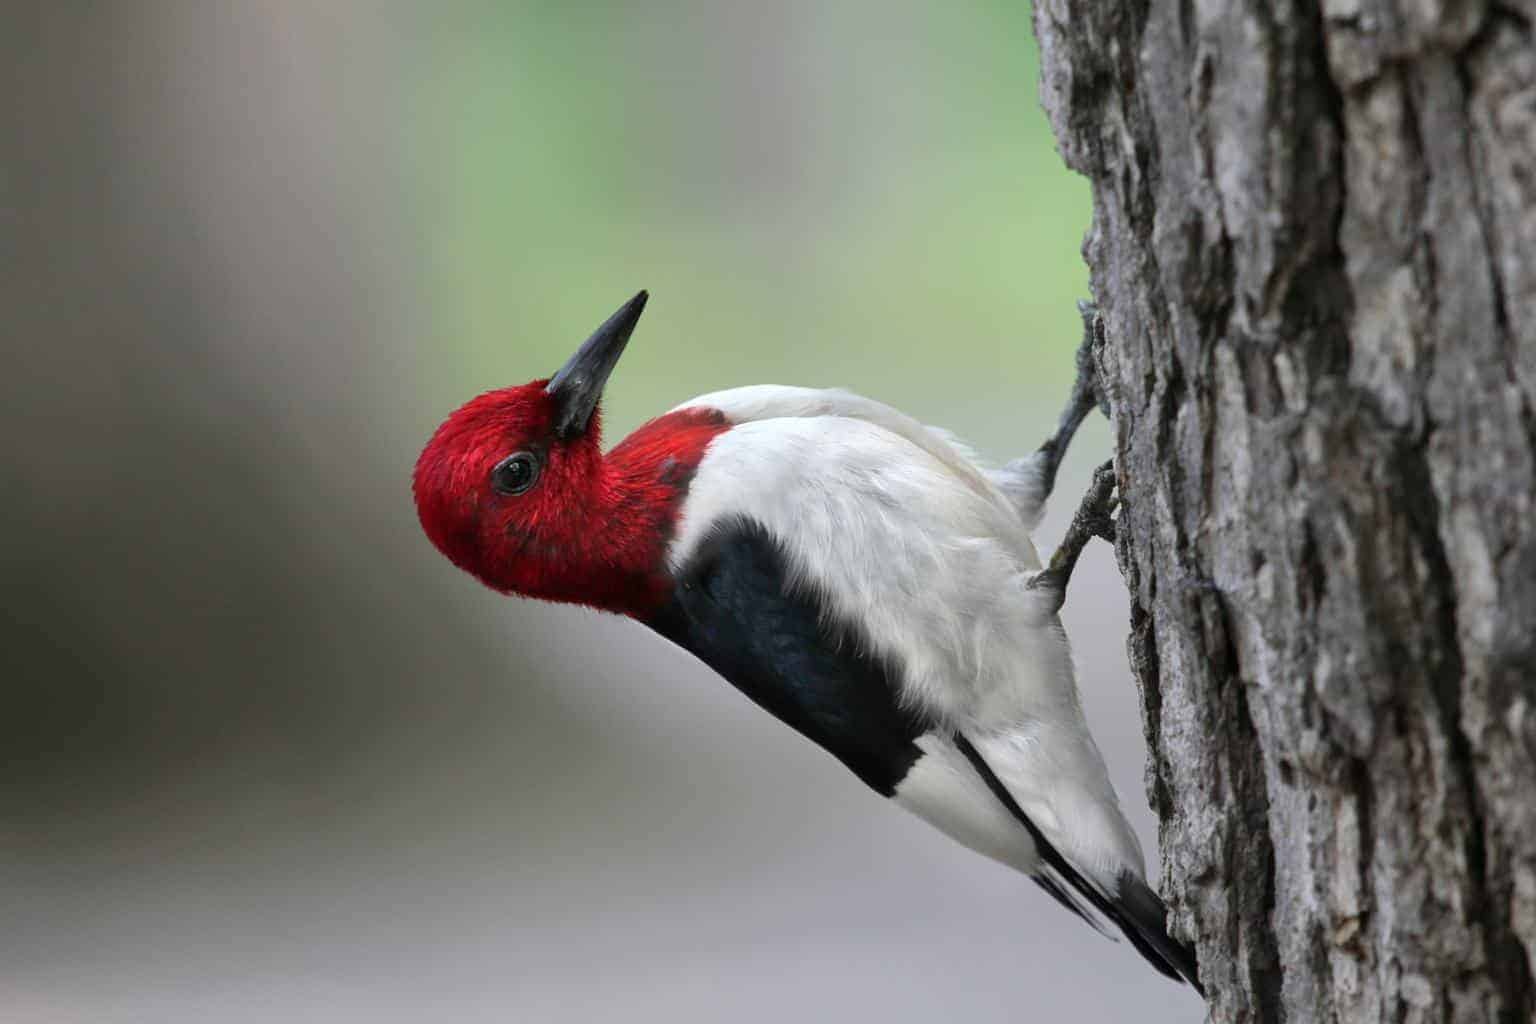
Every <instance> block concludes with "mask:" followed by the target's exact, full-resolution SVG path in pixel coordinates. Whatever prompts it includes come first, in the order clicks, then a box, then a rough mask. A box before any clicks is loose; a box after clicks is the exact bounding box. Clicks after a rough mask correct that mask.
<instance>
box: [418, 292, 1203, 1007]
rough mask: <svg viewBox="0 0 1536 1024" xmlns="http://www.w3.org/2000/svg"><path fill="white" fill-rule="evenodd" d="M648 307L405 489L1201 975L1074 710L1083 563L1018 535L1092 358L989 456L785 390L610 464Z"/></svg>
mask: <svg viewBox="0 0 1536 1024" xmlns="http://www.w3.org/2000/svg"><path fill="white" fill-rule="evenodd" d="M645 303H646V293H645V292H643V291H642V292H640V293H639V294H637V295H636V296H635V297H634V298H633V299H631V300H630V301H629V302H627V303H625V304H624V305H623V306H622V307H621V308H620V309H619V310H618V311H617V312H616V313H614V314H613V316H611V317H610V318H609V319H608V320H607V321H606V322H604V323H603V324H602V325H601V326H600V327H598V329H597V330H596V332H594V333H593V334H592V335H591V337H589V338H588V339H587V340H586V341H585V342H584V343H583V344H582V345H581V346H580V348H579V349H578V350H577V351H576V353H575V354H574V355H573V356H571V358H570V359H569V360H568V361H567V362H566V364H565V365H564V366H563V367H562V368H561V369H560V370H559V371H558V372H557V373H556V374H555V375H554V376H553V377H551V378H548V379H540V380H535V381H532V382H531V383H528V384H524V385H522V386H520V387H510V388H503V389H501V390H496V391H490V392H487V393H485V394H482V395H480V396H479V397H477V398H474V399H472V400H471V401H469V402H468V403H467V404H465V405H464V406H463V407H461V408H460V409H458V410H457V411H456V412H454V413H453V414H452V415H451V416H449V418H448V419H447V421H446V422H444V423H443V424H442V426H441V427H439V428H438V429H437V431H436V433H435V434H434V435H433V436H432V439H431V440H430V441H429V442H428V444H427V446H426V448H425V449H424V450H423V451H422V453H421V456H420V458H419V460H418V461H417V464H416V469H415V474H414V478H413V485H414V486H413V489H414V494H415V500H416V508H417V514H418V516H419V518H420V520H421V525H422V528H423V530H424V531H425V532H426V534H427V536H428V537H429V538H430V539H431V541H432V543H433V544H434V545H435V546H436V547H437V548H438V550H440V551H441V552H442V553H443V554H444V555H445V556H447V558H448V559H449V560H450V561H451V562H453V564H454V565H456V566H458V567H459V568H460V569H463V570H464V571H466V572H468V573H470V574H471V575H473V576H475V577H476V578H477V579H479V580H480V581H481V582H483V583H485V584H486V585H487V586H489V587H491V588H493V589H495V590H497V591H500V592H502V593H504V594H512V595H519V596H523V597H529V598H537V599H541V600H545V601H558V602H569V603H574V604H581V605H587V606H590V607H593V608H597V609H600V610H603V611H607V612H614V613H617V614H620V615H625V616H628V617H629V618H632V619H634V620H636V621H637V622H640V623H642V624H644V625H645V626H648V627H649V628H650V629H651V630H653V631H655V632H656V633H658V634H660V635H661V636H663V637H665V638H666V639H667V640H670V641H671V642H673V643H675V644H677V645H678V646H680V647H682V648H684V649H685V650H687V651H689V652H691V653H692V654H693V655H694V656H696V657H697V658H698V659H699V660H701V661H703V662H704V663H705V664H706V665H708V666H709V667H710V668H711V669H713V670H714V671H715V672H717V673H718V674H719V675H720V676H722V677H723V678H724V679H725V680H726V681H727V682H729V683H731V684H732V685H733V686H735V687H736V688H737V689H738V690H740V691H741V692H742V693H743V694H744V695H746V696H747V697H748V698H750V699H751V700H752V701H754V702H755V703H756V704H758V705H759V706H761V707H762V708H764V709H765V710H767V711H768V712H770V713H771V714H773V715H774V716H775V717H776V718H778V719H779V720H780V721H782V722H784V723H785V724H786V725H788V726H790V727H791V728H793V729H795V730H796V731H798V732H799V733H801V734H802V735H803V736H805V737H806V738H807V739H809V740H811V741H812V742H814V743H816V744H817V745H819V746H820V747H822V748H823V749H824V750H825V751H826V752H827V753H829V754H831V755H832V756H833V757H834V758H836V759H837V760H839V761H841V762H842V763H843V764H844V765H845V766H846V767H847V768H848V769H850V770H851V771H852V772H853V773H854V774H855V775H856V776H858V778H859V779H861V780H863V782H864V783H866V784H867V785H868V786H869V787H870V788H872V789H874V790H875V792H877V793H879V794H880V795H882V796H884V797H887V798H889V799H891V800H893V801H894V802H895V803H897V804H899V805H900V806H902V807H904V808H906V809H907V810H909V811H911V812H913V813H915V814H916V815H917V816H918V817H920V818H922V819H924V820H926V821H927V822H929V823H930V824H932V825H934V826H935V827H937V828H938V829H940V830H941V831H943V832H945V833H947V834H948V835H949V836H951V837H952V838H954V839H955V840H958V841H959V842H960V843H962V844H964V845H965V846H967V847H970V848H971V849H973V850H975V851H977V852H979V853H982V854H985V855H986V856H988V857H991V858H993V859H995V860H998V861H1001V862H1002V863H1003V864H1006V865H1008V866H1010V867H1013V868H1015V869H1017V870H1018V871H1021V872H1023V873H1024V874H1026V875H1028V876H1029V877H1030V878H1032V879H1033V880H1034V881H1035V882H1036V883H1038V884H1039V885H1040V886H1041V887H1042V888H1044V889H1045V891H1046V892H1047V893H1049V894H1050V896H1052V897H1053V898H1054V899H1055V900H1056V901H1057V902H1059V903H1061V904H1062V905H1063V906H1065V907H1066V908H1067V909H1068V910H1070V911H1072V912H1073V913H1075V914H1077V915H1078V916H1079V917H1081V918H1083V919H1084V920H1086V921H1087V922H1088V923H1089V924H1091V925H1093V926H1094V927H1095V928H1098V929H1099V930H1100V931H1101V932H1105V928H1104V922H1105V921H1107V922H1109V923H1112V924H1113V925H1114V926H1116V927H1117V928H1118V929H1119V930H1120V931H1122V932H1123V933H1124V934H1125V936H1126V937H1127V938H1128V939H1129V941H1130V943H1131V944H1132V945H1133V946H1134V947H1135V948H1136V949H1137V950H1138V951H1139V952H1140V953H1141V954H1142V955H1143V956H1144V957H1145V958H1146V959H1147V960H1148V961H1149V962H1150V963H1151V964H1152V966H1153V967H1155V968H1156V969H1157V970H1158V971H1160V972H1162V973H1163V974H1165V975H1167V976H1168V977H1170V978H1173V979H1175V980H1180V979H1182V980H1184V981H1187V982H1189V983H1190V984H1191V985H1193V986H1195V988H1196V989H1197V990H1199V989H1200V983H1199V980H1198V977H1197V974H1196V964H1195V956H1194V952H1193V950H1192V949H1191V948H1190V947H1189V946H1188V945H1185V944H1183V943H1181V942H1179V941H1177V940H1175V939H1174V938H1172V937H1170V936H1169V934H1168V932H1167V929H1166V924H1165V918H1166V910H1165V907H1164V905H1163V902H1162V900H1161V899H1160V898H1159V897H1158V895H1157V894H1156V893H1155V892H1154V891H1153V890H1152V889H1151V888H1150V887H1149V886H1148V885H1147V883H1146V881H1145V873H1146V869H1145V867H1144V864H1143V861H1142V852H1141V847H1140V844H1139V843H1138V842H1137V839H1136V836H1135V834H1134V833H1133V832H1132V831H1131V828H1130V825H1129V824H1128V823H1127V821H1126V819H1125V816H1124V815H1123V814H1122V812H1121V810H1120V804H1119V801H1118V800H1117V798H1116V795H1115V791H1114V789H1113V787H1112V786H1111V784H1110V781H1109V777H1108V774H1107V772H1106V769H1105V766H1104V758H1103V756H1102V754H1101V753H1100V752H1099V748H1098V746H1097V744H1095V742H1094V740H1093V737H1092V736H1091V735H1090V734H1089V732H1088V726H1087V723H1086V721H1085V720H1084V718H1083V712H1082V707H1081V705H1080V703H1079V700H1078V694H1077V687H1076V683H1075V680H1074V675H1073V667H1072V659H1071V655H1070V652H1069V649H1068V644H1067V638H1066V634H1065V632H1064V631H1063V629H1062V625H1061V622H1060V619H1059V618H1058V616H1057V612H1058V610H1059V608H1060V606H1061V603H1062V595H1063V588H1064V587H1065V584H1066V575H1067V574H1069V573H1070V562H1071V561H1073V560H1075V554H1076V553H1075V552H1072V553H1071V556H1070V557H1069V558H1068V559H1067V560H1066V564H1065V566H1064V567H1063V565H1061V564H1053V566H1051V567H1046V566H1043V565H1042V564H1041V561H1040V558H1039V556H1038V554H1037V553H1036V549H1035V547H1034V544H1033V543H1032V542H1031V540H1030V530H1031V529H1032V528H1033V527H1034V526H1035V524H1036V523H1037V522H1038V520H1039V518H1040V513H1041V509H1042V505H1043V503H1044V501H1045V498H1046V497H1047V495H1048V493H1049V491H1050V489H1051V484H1052V482H1053V480H1054V477H1055V473H1056V466H1057V464H1058V463H1059V461H1060V459H1061V456H1062V454H1063V452H1064V449H1065V446H1066V443H1067V442H1068V441H1070V438H1071V434H1072V432H1073V431H1074V430H1075V429H1076V426H1077V424H1078V422H1080V421H1081V419H1082V417H1083V415H1084V414H1085V413H1086V412H1087V411H1088V409H1089V408H1090V407H1091V405H1092V404H1093V397H1092V394H1091V388H1089V387H1088V386H1086V385H1085V384H1084V383H1083V382H1084V381H1085V380H1091V376H1090V375H1086V374H1084V373H1083V372H1082V370H1083V368H1084V367H1083V365H1082V362H1081V360H1080V365H1079V370H1080V373H1079V386H1078V389H1077V391H1076V392H1075V393H1074V398H1073V403H1072V405H1071V406H1069V409H1068V413H1067V415H1066V416H1064V417H1063V422H1062V428H1061V430H1059V431H1058V433H1057V435H1056V436H1055V437H1054V438H1053V439H1052V440H1050V441H1048V442H1047V443H1046V444H1045V445H1044V446H1042V447H1041V449H1040V450H1039V451H1038V452H1036V453H1035V454H1034V455H1032V456H1029V457H1026V458H1023V459H1018V460H1015V461H1014V462H1011V463H1008V464H1007V465H1005V466H1003V467H1001V468H998V469H988V468H986V467H984V466H983V465H982V464H981V463H979V462H978V461H977V459H976V458H975V456H974V455H973V454H972V453H971V452H970V451H969V450H968V449H966V448H965V447H963V446H962V445H961V444H960V443H959V442H957V441H956V440H955V439H954V438H952V437H951V436H950V435H948V434H947V433H945V432H943V431H941V430H938V429H936V428H931V427H927V426H924V425H923V424H921V423H919V422H917V421H916V420H914V419H912V418H910V417H908V416H906V415H904V414H902V413H900V412H898V411H897V410H895V409H893V408H891V407H889V406H886V405H882V404H881V403H879V402H875V401H871V400H870V399H867V398H862V397H860V396H858V395H856V394H852V393H850V392H847V391H840V390H816V389H810V388H799V387H780V386H751V387H741V388H736V389H733V390H728V391H719V392H715V393H713V394H707V395H703V396H701V397H698V398H694V399H692V400H690V401H687V402H684V403H683V404H682V405H679V406H677V407H676V408H674V409H672V410H671V411H670V412H667V413H665V414H664V415H661V416H658V417H657V418H655V419H653V420H651V421H650V422H648V423H646V424H644V425H643V426H641V427H640V428H639V429H637V430H636V431H635V432H634V433H632V434H630V435H629V436H628V437H626V438H624V439H623V440H622V441H620V442H619V443H618V444H617V445H615V446H614V447H613V448H612V450H610V451H608V452H607V453H606V454H605V453H604V452H603V450H602V448H601V445H600V435H601V430H600V420H601V415H600V410H599V404H600V399H601V397H602V393H603V389H604V387H605V386H606V384H607V382H608V378H609V375H610V374H611V373H612V372H613V369H614V366H615V364H616V363H617V362H618V360H619V356H620V355H621V354H622V353H623V351H624V348H625V346H626V345H627V344H628V342H629V339H630V336H631V334H632V333H633V332H634V329H635V325H636V323H637V321H638V320H639V318H640V314H641V311H642V310H643V309H644V308H645ZM1106 493H1107V492H1106ZM1085 539H1086V538H1080V539H1079V540H1078V541H1077V547H1078V548H1079V549H1080V548H1081V544H1082V541H1083V540H1085ZM1064 546H1065V545H1064ZM1105 933H1106V934H1108V933H1107V932H1105ZM1202 994H1203V992H1202Z"/></svg>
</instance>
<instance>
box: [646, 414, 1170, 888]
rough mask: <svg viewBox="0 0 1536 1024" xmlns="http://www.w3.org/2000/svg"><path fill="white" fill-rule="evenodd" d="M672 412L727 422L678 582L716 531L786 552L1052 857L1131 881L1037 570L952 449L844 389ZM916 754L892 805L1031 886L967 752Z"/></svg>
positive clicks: (693, 501)
mask: <svg viewBox="0 0 1536 1024" xmlns="http://www.w3.org/2000/svg"><path fill="white" fill-rule="evenodd" d="M687 405H688V406H707V407H710V408H714V409H718V410H720V411H721V412H722V413H724V414H725V416H726V418H727V419H729V420H731V421H732V422H733V423H734V424H735V425H734V426H733V427H732V428H731V429H730V430H728V431H726V432H725V433H723V434H721V435H720V436H719V437H717V438H715V440H714V441H713V442H712V443H711V444H710V446H709V448H708V449H707V450H706V452H705V454H704V458H703V459H702V461H701V462H700V464H699V467H698V470H697V472H696V473H695V475H694V477H693V481H692V484H691V485H690V487H689V493H688V499H687V502H686V504H685V506H684V509H683V516H682V519H681V521H680V523H679V525H678V530H677V533H676V536H675V537H674V539H673V543H672V547H671V549H670V552H669V559H670V561H671V563H672V565H673V567H674V568H678V567H681V566H683V565H684V564H686V563H687V562H688V560H689V558H690V556H691V555H692V553H693V551H694V550H695V549H696V548H697V547H698V545H699V544H700V543H701V542H702V541H703V540H704V539H705V538H706V537H707V536H708V535H709V534H710V532H711V531H712V530H713V529H714V528H715V527H716V526H717V525H719V524H722V523H726V522H729V521H730V520H731V519H732V518H737V517H745V518H749V519H751V520H753V521H755V522H757V523H759V524H761V525H762V526H763V527H764V528H766V529H767V530H768V531H769V533H770V534H772V535H773V536H774V537H775V538H776V539H777V540H778V541H779V542H780V544H781V545H782V546H783V549H784V551H785V554H786V556H787V558H788V561H789V567H790V572H791V574H792V579H791V585H795V584H808V585H811V586H813V587H814V588H815V589H816V591H817V592H818V593H819V594H820V595H821V596H822V597H823V598H824V599H825V600H826V602H827V603H828V604H829V606H830V608H829V610H830V611H831V613H833V614H835V615H836V616H838V618H839V619H841V620H842V621H844V622H848V623H854V624H857V626H858V627H859V630H860V632H861V633H862V634H863V635H864V636H865V637H866V638H867V641H868V642H869V643H870V645H871V646H872V647H873V648H874V653H876V654H879V655H881V656H883V657H885V658H887V659H889V660H890V661H891V663H892V664H894V665H896V666H898V667H899V672H898V675H899V679H900V687H901V693H900V694H899V697H900V698H901V699H902V700H903V702H904V703H906V704H907V705H908V706H909V707H911V708H914V709H916V710H918V711H920V712H921V713H923V714H925V715H926V716H928V717H929V718H930V720H932V721H933V722H934V724H935V726H936V727H937V728H938V730H939V732H941V733H942V732H943V731H945V730H964V731H965V732H966V734H967V735H968V736H969V737H970V738H971V741H972V742H973V744H974V745H975V746H976V747H977V749H978V750H979V751H981V752H982V753H983V755H984V756H985V757H986V760H987V762H988V764H989V765H990V766H991V767H992V769H993V771H994V773H995V774H997V776H998V777H999V779H1000V780H1002V781H1003V782H1004V784H1005V785H1007V787H1008V789H1009V790H1010V792H1012V793H1013V794H1014V796H1015V798H1016V799H1017V800H1018V801H1019V803H1020V805H1021V806H1022V807H1023V808H1024V809H1025V811H1026V812H1027V813H1028V814H1029V815H1030V817H1031V820H1032V821H1034V822H1035V823H1036V824H1037V825H1038V826H1039V827H1040V829H1041V830H1042V832H1044V833H1045V835H1046V837H1047V838H1048V839H1049V840H1050V841H1051V842H1052V843H1053V844H1055V845H1057V846H1058V848H1059V849H1060V850H1061V851H1062V853H1063V854H1065V855H1067V856H1069V857H1070V858H1071V859H1072V860H1073V861H1074V862H1075V863H1077V864H1079V865H1080V866H1081V868H1082V869H1084V870H1088V871H1091V872H1092V874H1093V875H1094V876H1095V877H1102V878H1110V879H1112V878H1113V877H1114V875H1115V873H1116V872H1117V871H1119V870H1121V869H1122V868H1129V869H1133V870H1135V871H1136V872H1137V874H1138V875H1140V874H1141V865H1142V861H1141V851H1140V847H1139V845H1138V844H1137V842H1136V839H1135V837H1134V834H1133V833H1131V831H1130V829H1129V826H1128V825H1127V824H1126V823H1125V820H1124V818H1123V816H1122V815H1121V814H1120V810H1119V805H1118V802H1117V801H1116V798H1115V794H1114V790H1113V788H1112V787H1111V786H1110V783H1109V779H1108V776H1107V773H1106V771H1105V769H1104V763H1103V758H1102V756H1101V755H1100V753H1099V751H1098V748H1097V747H1096V746H1095V745H1094V742H1093V739H1092V737H1091V736H1090V735H1089V734H1088V729H1087V724H1086V722H1085V721H1084V720H1083V715H1082V710H1081V708H1080V706H1079V703H1078V698H1077V687H1076V683H1075V681H1074V673H1073V668H1072V659H1071V653H1070V651H1069V649H1068V646H1067V640H1066V635H1065V633H1063V631H1062V629H1061V625H1060V622H1059V620H1058V619H1057V618H1056V615H1055V611H1054V608H1052V607H1051V604H1050V602H1049V600H1048V598H1047V596H1046V595H1045V593H1044V592H1043V591H1038V590H1032V589H1030V588H1029V587H1028V586H1027V584H1028V582H1029V580H1030V579H1031V578H1032V577H1033V575H1034V574H1035V573H1036V572H1038V571H1039V569H1040V568H1041V565H1040V558H1039V556H1038V554H1037V553H1036V551H1035V547H1034V545H1033V543H1031V541H1030V539H1029V534H1028V530H1027V529H1026V526H1025V523H1024V521H1023V519H1021V517H1020V510H1019V508H1018V506H1017V505H1016V504H1015V502H1014V501H1013V500H1011V499H1010V496H1009V495H1007V494H1005V493H1004V492H1003V491H1002V490H1001V489H1000V488H999V487H998V486H997V485H996V484H995V483H994V482H993V480H992V479H989V477H988V476H987V474H986V473H985V472H984V471H982V470H981V469H980V468H978V467H977V465H976V464H975V463H974V462H973V461H971V459H970V458H969V457H968V454H967V453H966V452H965V451H964V450H963V449H962V448H960V447H958V446H956V445H955V444H953V443H952V442H951V441H950V440H949V439H948V438H947V437H945V436H942V435H941V434H939V433H937V432H934V431H932V430H930V429H928V428H926V427H924V426H923V425H922V424H920V423H918V422H917V421H916V420H913V419H911V418H910V417H907V416H905V415H903V414H902V413H899V412H897V411H896V410H894V409H891V408H889V407H888V406H884V405H881V404H880V403H878V402H873V401H871V400H869V399H865V398H860V397H859V396H857V395H851V394H849V393H847V392H841V391H814V390H811V389H805V388H776V387H768V386H763V387H752V388H741V389H738V390H735V391H725V392H720V393H717V394H714V395H705V396H703V397H701V398H698V399H694V400H693V401H692V402H689V403H687ZM1036 505H1037V506H1038V501H1037V502H1036ZM923 743H927V744H929V745H928V746H924V750H925V756H924V757H923V758H922V759H920V760H919V761H918V762H917V764H916V765H914V767H913V770H912V772H911V773H910V774H909V776H908V778H907V779H906V780H904V782H903V784H902V785H901V787H900V788H899V789H898V792H897V800H898V802H899V803H902V804H903V805H904V806H906V807H908V808H909V809H911V810H913V811H914V812H916V813H917V814H919V815H920V816H922V817H923V818H925V819H926V820H928V821H929V822H930V823H932V824H934V825H935V826H937V827H938V828H940V829H941V830H943V831H944V832H946V833H948V834H950V835H951V836H953V837H954V838H955V839H957V840H959V841H960V842H962V843H964V844H965V845H967V846H970V847H972V848H974V849H976V850H978V851H980V852H982V853H984V854H986V855H988V856H991V857H994V858H995V859H998V860H1001V861H1003V862H1004V863H1008V864H1011V865H1013V866H1015V867H1017V868H1019V869H1021V870H1025V871H1033V870H1034V866H1035V865H1036V864H1037V855H1036V851H1035V850H1034V844H1033V842H1032V841H1031V840H1030V838H1029V836H1028V834H1027V833H1025V832H1024V831H1023V830H1022V829H1021V828H1020V826H1019V825H1018V823H1017V822H1015V821H1013V820H1012V819H1011V817H1010V816H1009V812H1008V811H1007V810H1006V809H1005V808H1004V807H1003V806H1002V805H1001V804H1000V803H998V801H997V799H996V798H995V797H994V796H993V795H992V794H991V793H990V792H989V791H988V789H987V787H986V784H985V783H984V782H983V781H982V780H981V779H980V778H979V777H978V776H977V775H976V774H975V772H974V770H973V769H971V768H970V766H969V765H968V764H966V763H965V761H964V758H963V755H961V754H960V753H959V752H958V751H956V750H954V749H953V747H952V746H950V745H948V744H946V743H945V742H944V741H942V740H935V739H933V738H931V737H925V738H924V741H923ZM920 745H921V744H920ZM946 748H947V749H946ZM957 759H958V760H957Z"/></svg>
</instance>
